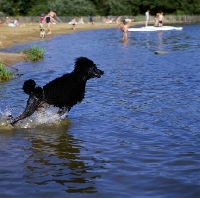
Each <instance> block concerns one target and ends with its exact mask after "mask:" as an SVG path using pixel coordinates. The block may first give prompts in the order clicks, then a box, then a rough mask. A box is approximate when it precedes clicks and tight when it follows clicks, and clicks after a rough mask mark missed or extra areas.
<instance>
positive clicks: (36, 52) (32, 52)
mask: <svg viewBox="0 0 200 198" xmlns="http://www.w3.org/2000/svg"><path fill="white" fill-rule="evenodd" d="M22 53H24V54H26V55H27V57H28V58H29V59H30V60H31V61H38V60H40V59H42V58H43V56H44V49H42V48H40V47H38V46H37V45H33V46H32V47H31V48H30V49H25V50H23V51H22Z"/></svg>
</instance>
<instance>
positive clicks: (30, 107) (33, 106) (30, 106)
mask: <svg viewBox="0 0 200 198" xmlns="http://www.w3.org/2000/svg"><path fill="white" fill-rule="evenodd" d="M39 103H40V101H39V99H38V98H37V97H35V96H34V95H30V97H29V99H28V101H27V104H26V108H25V110H24V112H23V113H22V114H21V115H19V116H18V117H16V118H11V122H10V124H11V125H14V124H15V123H17V122H18V121H20V120H22V119H24V118H27V117H29V116H31V115H32V114H33V113H34V112H35V111H36V110H37V108H38V104H39Z"/></svg>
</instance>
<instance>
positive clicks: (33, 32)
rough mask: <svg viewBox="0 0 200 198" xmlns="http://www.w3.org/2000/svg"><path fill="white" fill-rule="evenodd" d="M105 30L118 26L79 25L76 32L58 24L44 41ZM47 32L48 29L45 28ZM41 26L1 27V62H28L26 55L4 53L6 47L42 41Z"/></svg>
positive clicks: (113, 24) (10, 63)
mask: <svg viewBox="0 0 200 198" xmlns="http://www.w3.org/2000/svg"><path fill="white" fill-rule="evenodd" d="M105 28H116V24H115V23H112V24H106V23H95V24H94V25H91V24H90V23H88V24H78V25H76V27H75V30H73V29H72V25H69V24H67V23H58V24H56V25H52V26H51V29H52V34H48V35H46V36H45V38H44V39H49V38H51V37H53V36H55V35H58V34H67V33H73V32H77V31H84V30H94V29H105ZM45 30H47V29H46V27H45ZM39 33H40V31H39V24H38V23H35V24H22V25H21V27H8V26H7V25H1V26H0V41H1V43H2V44H1V45H0V49H1V52H0V61H1V62H3V63H4V64H5V65H7V66H10V65H13V64H15V63H17V62H22V61H27V60H28V59H27V58H26V56H25V55H23V54H11V53H3V48H4V47H10V46H13V45H16V44H23V43H26V42H31V41H36V40H41V38H40V35H39Z"/></svg>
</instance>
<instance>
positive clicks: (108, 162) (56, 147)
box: [0, 25, 200, 198]
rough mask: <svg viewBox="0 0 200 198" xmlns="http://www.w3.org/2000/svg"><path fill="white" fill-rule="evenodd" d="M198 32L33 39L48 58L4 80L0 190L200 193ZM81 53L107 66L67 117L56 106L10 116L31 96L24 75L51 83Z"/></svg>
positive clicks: (17, 193) (0, 90)
mask: <svg viewBox="0 0 200 198" xmlns="http://www.w3.org/2000/svg"><path fill="white" fill-rule="evenodd" d="M199 31H200V25H188V26H184V27H183V30H182V31H159V32H129V33H128V38H129V42H128V43H127V44H124V43H123V42H122V39H121V38H122V32H121V30H118V29H110V30H94V31H88V32H78V33H72V34H69V35H62V36H57V37H55V38H53V39H49V40H47V41H45V40H43V41H42V42H34V43H29V44H27V45H26V47H28V46H31V45H33V44H35V43H37V44H38V45H40V46H41V47H44V48H45V49H46V51H45V57H44V59H43V60H41V61H40V62H36V63H30V62H28V63H19V64H16V65H15V67H16V68H18V69H19V70H20V72H21V73H22V74H24V75H22V76H21V77H20V78H17V79H15V80H12V81H9V82H1V83H0V99H1V106H0V111H1V112H0V124H1V127H0V161H1V162H2V163H1V164H0V174H1V177H0V191H1V192H0V195H1V196H2V197H36V196H37V197H47V196H49V197H66V196H70V197H181V198H182V197H200V177H199V175H200V169H199V166H200V162H199V159H200V148H199V143H200V141H199V138H200V132H199V128H200V125H199V119H200V111H199V109H200V108H199V107H200V106H199V104H200V87H199V83H200V80H199V76H200V64H199V46H200V43H199V40H200V36H199ZM23 48H24V45H18V46H15V47H13V48H8V49H6V50H7V51H14V52H17V51H21V49H23ZM58 49H61V50H58ZM155 51H166V52H168V53H167V54H163V55H155V54H154V52H155ZM79 56H86V57H88V58H90V59H92V60H93V61H94V62H95V63H96V64H97V66H98V67H99V68H100V69H102V70H104V71H105V75H104V76H103V77H102V78H100V79H92V80H90V81H89V82H88V83H87V86H86V95H85V99H84V100H83V102H82V103H81V104H78V105H76V106H75V107H73V108H72V110H71V111H70V113H69V115H68V118H67V119H64V120H59V119H58V118H57V117H56V116H55V111H56V110H57V109H54V108H52V109H49V110H48V111H47V113H46V116H45V117H41V116H40V115H37V114H34V115H33V116H31V117H30V118H28V119H26V120H23V121H22V122H20V123H19V124H18V125H17V126H16V127H15V128H9V127H8V125H6V123H7V120H6V118H7V115H9V114H13V115H14V116H16V115H18V114H19V113H21V112H22V111H23V108H24V106H25V104H26V100H27V95H26V94H24V93H23V92H22V90H21V87H22V84H23V82H24V80H27V79H29V78H33V79H34V80H35V81H36V82H37V84H38V85H39V86H43V85H44V84H46V83H47V82H49V81H50V80H52V79H54V78H56V77H58V76H60V75H62V74H63V73H65V72H71V71H72V70H73V65H74V59H75V58H76V57H79Z"/></svg>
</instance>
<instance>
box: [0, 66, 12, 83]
mask: <svg viewBox="0 0 200 198" xmlns="http://www.w3.org/2000/svg"><path fill="white" fill-rule="evenodd" d="M13 76H14V73H12V72H10V71H9V70H8V69H6V67H5V66H4V64H3V63H2V62H0V81H7V80H10V79H11V78H13Z"/></svg>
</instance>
